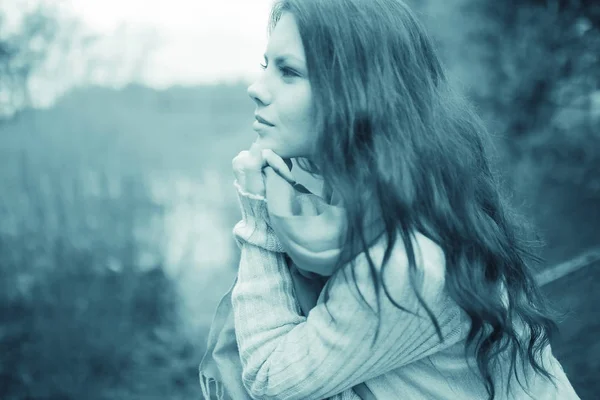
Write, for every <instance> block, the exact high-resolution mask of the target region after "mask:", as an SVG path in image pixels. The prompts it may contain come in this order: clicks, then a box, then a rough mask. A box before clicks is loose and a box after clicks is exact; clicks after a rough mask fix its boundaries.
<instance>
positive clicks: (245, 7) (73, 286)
mask: <svg viewBox="0 0 600 400" xmlns="http://www.w3.org/2000/svg"><path fill="white" fill-rule="evenodd" d="M410 3H411V4H412V5H413V7H414V9H415V10H416V11H417V12H418V13H419V16H420V17H421V19H422V20H423V21H424V23H425V24H426V25H427V27H428V28H429V31H430V33H431V36H432V37H433V38H434V40H435V42H436V44H437V47H438V49H439V51H440V54H441V56H442V59H443V61H444V63H445V64H446V66H447V68H448V71H449V75H450V78H451V79H452V81H453V82H454V83H455V84H456V85H457V86H458V87H459V88H460V90H462V91H463V92H464V93H465V94H466V95H468V96H469V97H470V98H471V99H472V101H473V102H474V104H475V105H476V107H477V109H478V111H479V112H480V113H481V115H482V116H483V117H484V119H485V121H486V123H487V124H488V127H489V128H490V131H491V132H492V133H493V135H494V138H495V144H496V147H495V151H496V153H495V154H494V162H495V165H496V167H497V168H498V169H499V170H500V171H501V172H502V177H503V184H504V186H505V188H506V189H507V190H508V191H509V193H511V201H512V202H513V204H514V205H515V206H517V207H518V209H519V211H520V212H521V213H522V214H523V215H525V216H526V217H527V218H529V219H530V220H531V221H532V222H533V223H534V224H535V226H536V227H537V228H538V230H539V232H540V234H541V235H542V237H543V239H544V240H545V243H546V244H545V246H544V247H541V248H540V249H539V252H540V254H541V255H542V256H543V258H544V263H543V265H542V266H541V268H540V271H539V279H540V282H541V283H542V284H543V285H544V286H543V289H544V292H545V293H546V294H547V295H548V296H549V297H550V299H551V300H552V302H553V303H554V304H555V306H556V307H557V308H558V309H559V310H562V311H564V312H566V313H567V314H566V315H567V316H566V319H565V321H563V322H562V323H561V335H560V336H559V337H558V338H557V339H556V340H555V341H554V343H553V345H554V352H555V354H556V355H557V357H558V358H559V359H560V360H561V362H562V364H563V366H564V368H565V371H566V372H567V375H568V376H569V378H570V379H571V381H572V383H573V385H574V387H575V388H576V390H577V391H578V393H579V394H580V396H581V398H582V399H594V398H598V396H599V393H600V384H599V383H598V379H597V378H598V376H600V340H599V339H598V335H599V334H600V315H599V313H600V312H599V310H598V309H597V304H600V280H599V278H600V250H599V249H600V229H599V228H600V59H599V56H600V3H598V1H596V0H578V1H575V0H522V1H516V0H505V1H502V2H498V1H494V0H454V1H452V2H447V1H444V0H427V1H426V0H421V1H416V0H415V1H411V2H410ZM270 5H271V1H270V0H254V1H252V2H247V1H245V0H227V1H226V0H220V1H218V2H216V1H208V0H195V1H190V0H170V1H169V2H143V1H142V0H119V1H117V0H103V1H102V2H91V1H88V0H45V1H41V0H29V1H26V0H2V1H1V2H0V285H1V286H0V398H1V399H7V400H8V399H14V400H16V399H90V400H94V399H164V398H168V399H200V398H202V395H201V393H200V389H199V384H198V379H197V367H198V363H199V362H200V359H201V356H202V354H203V351H204V346H205V342H206V334H207V332H208V328H209V326H210V322H211V318H212V314H213V311H214V309H215V307H216V304H217V302H218V300H219V299H220V297H221V295H222V294H223V293H225V291H226V290H227V289H228V288H229V286H230V284H231V282H232V279H233V277H234V274H235V271H236V268H237V261H238V256H239V254H238V252H237V247H236V246H235V243H234V241H233V238H232V235H231V230H232V228H233V225H234V224H235V223H236V222H237V221H238V220H239V218H240V213H239V210H238V206H237V203H236V199H235V192H234V190H233V186H232V180H233V176H232V174H231V171H230V166H231V159H232V158H233V157H234V156H235V155H236V154H237V153H238V152H239V151H240V150H242V149H246V148H248V147H249V145H250V143H252V141H253V140H254V135H255V133H254V131H252V129H251V123H252V121H253V112H254V104H253V102H252V101H251V100H250V98H249V97H248V96H247V94H246V88H247V86H248V84H249V83H250V82H251V81H252V80H253V79H254V78H255V77H256V76H257V75H258V73H259V72H260V68H259V63H260V62H262V54H263V52H264V50H265V47H266V43H267V36H266V23H267V17H268V12H269V7H270Z"/></svg>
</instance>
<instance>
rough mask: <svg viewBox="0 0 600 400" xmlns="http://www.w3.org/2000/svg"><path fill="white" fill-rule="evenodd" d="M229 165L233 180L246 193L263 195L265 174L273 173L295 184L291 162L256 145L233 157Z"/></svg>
mask: <svg viewBox="0 0 600 400" xmlns="http://www.w3.org/2000/svg"><path fill="white" fill-rule="evenodd" d="M231 165H232V167H233V174H234V176H235V179H236V180H237V182H238V184H239V185H240V187H241V189H242V190H243V191H245V192H247V193H251V194H255V195H260V196H264V195H265V172H266V173H270V172H271V171H274V172H276V173H277V174H279V175H280V176H281V177H283V178H284V179H285V180H286V181H288V182H290V183H291V184H294V183H296V180H295V179H294V176H293V175H292V171H291V169H292V162H291V160H289V159H285V160H284V159H283V158H281V157H279V155H277V154H276V153H275V152H274V151H273V150H270V149H261V148H260V146H259V145H258V144H256V143H253V144H252V146H250V149H249V150H243V151H241V152H240V153H239V154H238V155H237V156H235V157H234V158H233V160H232V161H231ZM268 167H270V168H272V170H270V169H269V168H268Z"/></svg>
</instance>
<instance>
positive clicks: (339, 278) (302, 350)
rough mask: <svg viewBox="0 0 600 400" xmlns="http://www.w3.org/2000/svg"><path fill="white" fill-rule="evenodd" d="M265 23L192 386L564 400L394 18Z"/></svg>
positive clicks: (419, 58)
mask: <svg viewBox="0 0 600 400" xmlns="http://www.w3.org/2000/svg"><path fill="white" fill-rule="evenodd" d="M269 28H270V29H269V32H270V37H269V43H268V46H267V51H266V53H265V64H264V65H263V68H264V72H263V74H262V75H261V77H260V78H259V79H258V81H256V82H255V83H254V84H253V85H251V86H250V87H249V89H248V93H249V95H250V97H251V98H252V99H253V100H254V102H255V103H256V114H255V115H256V122H255V123H254V129H255V131H256V132H257V134H258V136H257V138H256V141H255V143H254V144H253V145H252V147H251V149H250V150H249V151H242V152H241V153H240V154H239V155H238V156H237V157H236V158H235V159H234V160H233V167H234V174H235V177H236V181H235V186H236V187H237V191H238V195H239V196H238V197H239V201H240V205H241V211H242V220H241V221H240V222H239V223H238V224H237V225H236V226H235V228H234V235H235V238H236V240H237V243H238V245H239V247H240V249H241V259H240V265H239V272H238V276H237V279H236V282H235V284H234V285H233V287H232V290H231V291H230V292H229V293H228V294H227V295H226V296H225V297H224V298H223V300H222V302H221V304H220V306H219V307H220V308H219V310H218V311H217V316H216V317H215V321H214V324H213V327H212V329H211V335H210V336H211V337H210V338H209V346H208V349H209V350H208V351H207V355H206V356H205V359H204V360H203V363H202V365H201V376H202V383H203V390H204V393H205V395H206V396H207V397H208V392H209V387H210V383H212V382H213V381H215V382H216V383H217V392H219V393H222V395H225V394H227V395H229V396H230V397H231V398H234V399H243V398H253V399H288V400H289V399H303V400H306V399H323V398H334V399H358V398H362V399H366V398H370V399H448V400H454V399H461V400H468V399H473V400H474V399H486V398H489V399H536V400H538V399H544V400H546V399H560V400H567V399H578V397H577V395H576V393H575V391H574V390H573V388H572V386H571V384H570V383H569V381H568V379H567V377H566V376H565V373H564V371H563V369H562V368H561V366H560V364H559V363H558V361H557V360H556V359H555V357H554V356H553V354H552V351H551V349H550V345H549V339H550V335H551V334H552V332H553V331H554V330H555V328H556V325H555V323H554V322H553V319H552V317H551V314H550V312H549V311H548V310H547V309H546V306H545V302H544V299H543V297H542V295H541V294H540V291H539V289H538V287H537V286H536V282H535V280H534V277H533V274H532V272H531V269H530V268H531V266H530V264H531V263H532V262H533V261H537V259H536V257H535V256H534V255H533V254H532V253H530V251H529V249H528V248H527V244H528V242H527V241H525V240H523V239H522V238H521V237H520V236H519V235H518V233H519V232H520V229H519V228H520V226H518V224H517V222H516V220H513V217H512V214H510V213H509V212H508V210H507V206H506V205H505V204H504V203H503V201H502V200H501V197H500V194H499V189H498V185H497V183H496V181H495V179H494V176H493V175H492V173H491V171H490V166H489V161H488V158H487V155H486V146H487V144H486V143H487V142H486V141H487V136H486V131H485V129H484V127H483V126H482V123H481V121H480V120H479V119H478V117H477V116H476V115H475V114H474V113H473V111H472V110H471V108H469V106H468V105H467V103H466V102H465V101H464V100H462V99H461V98H460V96H458V95H457V94H456V93H455V92H454V91H453V90H452V88H450V87H449V85H448V81H447V79H446V76H445V75H444V70H443V69H442V66H441V65H440V61H439V59H438V56H437V55H436V53H435V51H434V49H433V46H432V43H431V41H430V39H429V38H428V37H427V35H426V33H425V32H424V30H423V28H422V26H421V24H420V23H419V22H418V21H417V20H416V18H415V16H414V14H413V13H412V12H411V11H410V10H409V8H408V7H407V6H406V5H405V4H404V3H403V2H402V1H400V0H327V1H323V0H283V1H278V2H277V3H276V4H275V5H274V6H273V9H272V13H271V24H270V27H269ZM292 158H293V159H297V160H298V161H300V162H299V165H300V166H301V167H302V168H303V169H305V170H307V171H310V172H311V173H313V174H315V175H316V176H318V177H320V178H321V179H322V180H323V182H324V185H325V187H326V189H327V190H326V191H325V194H324V195H323V198H320V197H319V196H317V195H314V194H311V193H307V191H306V190H304V188H303V187H301V186H300V185H296V184H295V183H294V176H293V173H292V171H291V163H290V159H292Z"/></svg>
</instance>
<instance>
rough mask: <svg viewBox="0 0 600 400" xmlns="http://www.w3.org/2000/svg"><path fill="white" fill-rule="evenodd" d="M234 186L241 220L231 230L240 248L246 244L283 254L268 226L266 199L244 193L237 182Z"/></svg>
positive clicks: (279, 244)
mask: <svg viewBox="0 0 600 400" xmlns="http://www.w3.org/2000/svg"><path fill="white" fill-rule="evenodd" d="M234 186H235V188H236V190H237V195H238V201H239V204H240V209H241V213H242V220H241V221H239V222H238V223H237V224H236V225H235V227H234V228H233V234H234V236H235V238H236V240H237V242H238V245H239V246H240V247H241V245H242V244H243V243H244V242H246V243H250V244H253V245H255V246H258V247H262V248H264V249H266V250H269V251H274V252H280V253H282V252H284V250H283V247H282V246H281V243H280V242H279V239H277V236H276V235H275V232H274V231H273V229H272V228H271V225H270V220H269V212H268V209H267V199H266V198H265V197H264V196H261V195H257V194H253V193H248V192H246V191H244V190H243V189H242V188H241V186H240V185H239V184H238V182H237V181H235V182H234Z"/></svg>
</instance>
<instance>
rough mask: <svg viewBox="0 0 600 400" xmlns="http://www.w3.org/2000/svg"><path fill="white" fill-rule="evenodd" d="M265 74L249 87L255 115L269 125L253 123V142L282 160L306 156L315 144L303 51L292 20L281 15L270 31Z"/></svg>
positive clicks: (290, 16) (256, 121)
mask: <svg viewBox="0 0 600 400" xmlns="http://www.w3.org/2000/svg"><path fill="white" fill-rule="evenodd" d="M263 69H264V72H263V73H262V74H261V76H260V77H259V78H258V80H257V81H256V82H254V83H253V84H252V85H250V87H248V95H249V96H250V97H251V98H252V100H254V102H255V103H256V106H257V107H256V111H255V115H257V116H259V117H261V118H263V119H264V120H266V121H267V122H269V123H270V124H271V125H267V124H263V123H260V122H259V121H258V120H255V121H254V124H253V129H254V130H255V131H256V132H257V133H258V138H257V140H256V143H258V144H259V145H260V147H261V148H263V149H271V150H273V151H274V152H275V153H277V154H278V155H279V156H280V157H283V158H293V157H307V158H308V157H309V156H310V151H311V146H312V142H313V141H314V139H315V138H314V132H313V129H312V128H313V123H312V118H311V117H312V116H311V109H312V94H311V88H310V83H309V81H308V71H307V69H306V61H305V56H304V48H303V46H302V41H301V39H300V34H299V33H298V27H297V26H296V21H295V20H294V17H293V16H292V15H291V14H289V13H283V14H282V16H281V18H280V19H279V21H278V22H277V25H276V26H275V28H274V29H273V31H272V32H271V36H270V38H269V42H268V45H267V52H266V53H265V65H263Z"/></svg>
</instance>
